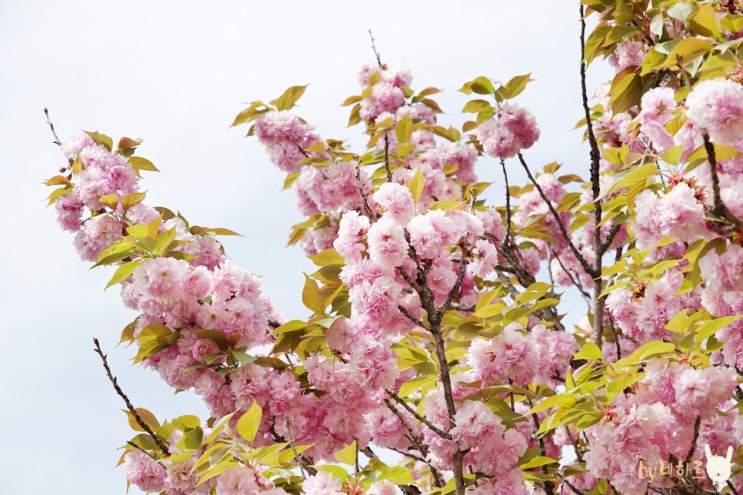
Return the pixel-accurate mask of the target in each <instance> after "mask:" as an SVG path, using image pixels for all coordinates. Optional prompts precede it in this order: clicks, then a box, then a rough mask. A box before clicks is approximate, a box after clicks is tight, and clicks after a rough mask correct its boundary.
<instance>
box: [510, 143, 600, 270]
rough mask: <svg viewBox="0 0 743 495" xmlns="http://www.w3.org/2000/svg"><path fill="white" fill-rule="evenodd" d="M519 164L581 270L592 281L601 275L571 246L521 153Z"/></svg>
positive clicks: (560, 222)
mask: <svg viewBox="0 0 743 495" xmlns="http://www.w3.org/2000/svg"><path fill="white" fill-rule="evenodd" d="M518 157H519V162H521V166H522V167H523V168H524V170H525V171H526V175H527V177H529V180H530V181H531V183H532V184H534V187H536V188H537V192H538V193H539V196H540V197H541V198H542V200H543V201H544V202H545V203H547V208H549V210H550V213H551V214H552V217H553V218H554V219H555V222H556V223H557V228H558V229H560V234H561V235H562V238H563V239H564V240H565V242H566V243H567V245H568V247H569V248H570V251H572V253H573V255H574V256H575V258H576V259H577V260H578V262H579V263H580V265H581V267H582V268H583V270H584V271H585V272H586V273H587V274H589V275H590V276H591V277H593V278H594V279H595V278H596V277H598V276H600V275H601V273H600V272H599V273H598V274H597V273H596V271H595V269H594V268H593V267H592V266H591V265H589V264H588V262H587V261H586V259H585V258H584V257H583V255H582V254H581V252H580V251H578V248H577V247H575V244H573V241H572V240H571V239H570V235H568V231H567V230H566V229H565V225H563V223H562V219H561V218H560V213H558V211H557V210H556V209H555V207H554V206H553V205H552V201H550V200H549V198H547V195H546V194H545V192H544V189H542V186H540V185H539V182H537V180H536V179H535V178H534V176H533V175H532V174H531V170H529V166H528V165H527V164H526V160H524V155H522V154H521V153H519V154H518Z"/></svg>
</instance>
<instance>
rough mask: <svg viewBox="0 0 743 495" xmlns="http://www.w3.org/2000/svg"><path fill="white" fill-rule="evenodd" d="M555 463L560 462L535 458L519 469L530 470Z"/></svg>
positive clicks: (542, 457)
mask: <svg viewBox="0 0 743 495" xmlns="http://www.w3.org/2000/svg"><path fill="white" fill-rule="evenodd" d="M557 462H560V461H559V460H558V459H553V458H552V457H544V456H536V457H533V458H532V459H531V460H530V461H529V462H527V463H526V464H522V465H521V466H519V467H520V468H521V469H531V468H535V467H540V466H546V465H548V464H555V463H557Z"/></svg>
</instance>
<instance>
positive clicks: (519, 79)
mask: <svg viewBox="0 0 743 495" xmlns="http://www.w3.org/2000/svg"><path fill="white" fill-rule="evenodd" d="M533 80H534V79H532V78H531V73H529V74H524V75H523V76H516V77H513V78H511V80H510V81H508V82H507V83H506V84H505V86H503V87H504V88H505V95H506V98H507V99H511V98H514V97H516V96H518V95H519V94H521V92H522V91H524V89H525V88H526V85H527V84H529V83H530V82H532V81H533Z"/></svg>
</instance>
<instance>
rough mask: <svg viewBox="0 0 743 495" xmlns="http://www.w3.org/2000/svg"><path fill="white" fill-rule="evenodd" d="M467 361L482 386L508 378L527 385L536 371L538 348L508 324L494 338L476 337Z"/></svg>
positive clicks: (515, 382)
mask: <svg viewBox="0 0 743 495" xmlns="http://www.w3.org/2000/svg"><path fill="white" fill-rule="evenodd" d="M467 364H468V365H469V366H470V367H471V368H472V371H473V372H474V375H475V378H476V379H477V380H482V381H483V386H487V385H488V384H490V383H508V381H509V379H510V380H511V381H513V383H514V384H515V385H520V386H523V385H528V384H529V383H530V382H531V381H532V380H533V379H534V376H535V373H536V371H537V359H536V349H535V346H534V343H533V342H532V340H530V339H527V338H526V337H524V336H523V335H522V334H521V332H518V331H517V330H515V329H514V328H513V325H509V326H508V327H506V328H505V329H504V330H503V332H502V333H501V334H500V335H498V336H497V337H494V338H493V339H490V340H485V339H476V340H473V341H472V343H471V344H470V347H469V350H468V352H467Z"/></svg>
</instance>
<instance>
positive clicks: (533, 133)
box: [477, 103, 539, 159]
mask: <svg viewBox="0 0 743 495" xmlns="http://www.w3.org/2000/svg"><path fill="white" fill-rule="evenodd" d="M477 139H478V140H479V141H480V143H481V144H482V146H483V148H484V149H485V153H487V154H488V155H490V156H493V157H496V158H501V159H506V158H511V157H512V156H514V155H516V153H519V152H520V151H521V150H523V149H526V148H530V147H531V146H532V145H533V144H534V143H535V142H536V141H537V139H539V128H538V127H537V121H536V120H535V118H534V115H533V114H532V113H531V112H530V111H529V110H527V109H526V108H524V107H522V106H521V105H519V104H510V103H504V104H503V106H502V107H501V108H499V109H497V110H496V112H495V116H494V117H493V118H492V119H490V120H488V121H486V122H484V123H482V124H480V127H478V128H477Z"/></svg>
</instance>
